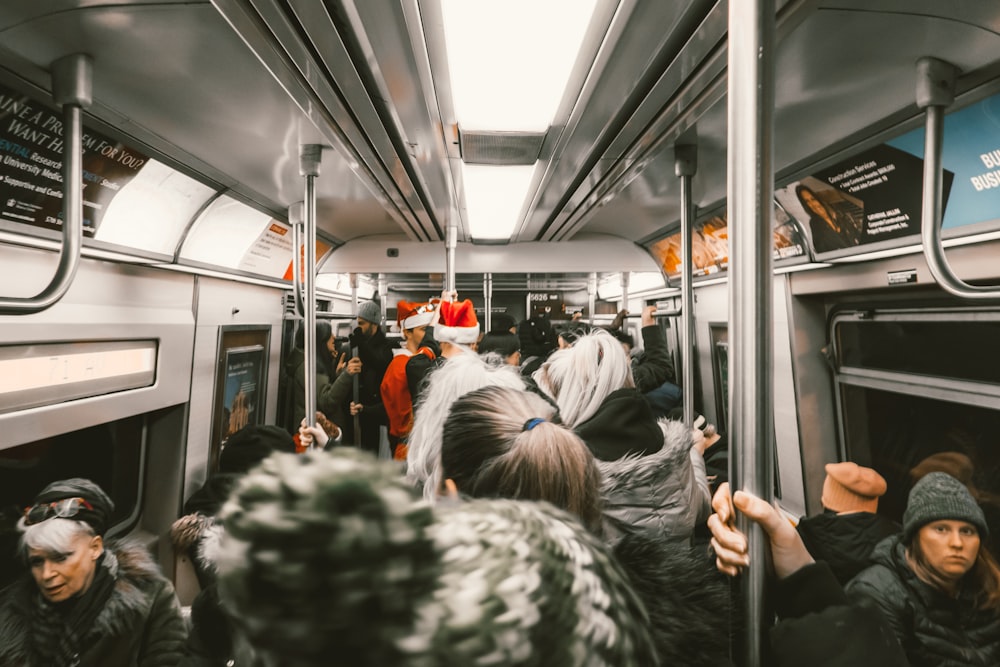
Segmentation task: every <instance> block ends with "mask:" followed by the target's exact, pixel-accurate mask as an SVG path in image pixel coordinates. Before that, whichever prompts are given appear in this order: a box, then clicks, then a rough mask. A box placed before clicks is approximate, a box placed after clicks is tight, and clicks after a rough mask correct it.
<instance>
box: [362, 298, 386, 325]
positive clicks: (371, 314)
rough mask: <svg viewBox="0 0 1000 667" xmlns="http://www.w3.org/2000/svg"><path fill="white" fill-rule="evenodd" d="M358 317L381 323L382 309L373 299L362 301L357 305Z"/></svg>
mask: <svg viewBox="0 0 1000 667" xmlns="http://www.w3.org/2000/svg"><path fill="white" fill-rule="evenodd" d="M358 319H359V320H365V321H366V322H371V323H373V324H382V309H381V308H380V307H379V305H378V304H377V303H375V302H374V301H362V302H361V303H360V304H359V305H358Z"/></svg>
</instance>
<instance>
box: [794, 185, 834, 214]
mask: <svg viewBox="0 0 1000 667" xmlns="http://www.w3.org/2000/svg"><path fill="white" fill-rule="evenodd" d="M803 192H808V193H809V194H810V195H812V198H813V199H815V200H816V201H818V202H819V203H820V206H822V207H823V209H824V210H825V211H826V214H827V215H828V216H830V217H831V218H832V217H833V214H832V213H831V212H830V207H829V206H827V205H826V202H825V201H823V200H822V199H820V198H819V195H817V194H816V191H815V190H813V189H812V188H810V187H809V186H808V185H805V184H803V183H799V184H798V185H796V186H795V196H796V197H798V198H799V203H800V204H802V208H804V209H805V211H806V213H807V214H808V215H809V217H810V218H812V217H813V216H815V215H816V213H815V212H814V211H813V210H812V209H811V208H809V206H808V205H807V204H806V202H805V201H804V200H803V199H802V193H803Z"/></svg>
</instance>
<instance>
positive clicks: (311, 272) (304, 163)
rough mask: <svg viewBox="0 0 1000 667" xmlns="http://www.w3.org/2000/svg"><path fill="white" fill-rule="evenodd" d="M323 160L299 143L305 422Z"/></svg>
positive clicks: (309, 411) (313, 147)
mask: <svg viewBox="0 0 1000 667" xmlns="http://www.w3.org/2000/svg"><path fill="white" fill-rule="evenodd" d="M322 159H323V147H322V146H321V145H319V144H303V145H302V146H301V147H300V148H299V173H300V174H302V175H303V176H305V179H306V192H305V199H304V201H303V208H304V212H305V234H304V235H303V239H302V242H303V244H304V245H305V259H304V260H303V267H304V269H305V271H304V273H305V304H304V306H305V308H304V310H305V313H304V314H305V321H304V322H303V325H302V326H304V327H305V332H304V333H305V336H304V343H303V345H304V346H305V350H303V351H304V352H305V358H306V360H305V368H306V372H305V383H306V387H305V391H306V395H305V406H306V414H305V418H306V423H308V424H311V425H315V424H316V177H317V176H319V165H320V161H321V160H322Z"/></svg>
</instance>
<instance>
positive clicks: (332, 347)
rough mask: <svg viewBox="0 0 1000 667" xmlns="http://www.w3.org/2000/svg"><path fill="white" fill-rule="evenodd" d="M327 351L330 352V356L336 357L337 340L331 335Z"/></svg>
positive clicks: (327, 342)
mask: <svg viewBox="0 0 1000 667" xmlns="http://www.w3.org/2000/svg"><path fill="white" fill-rule="evenodd" d="M326 349H327V350H329V351H330V354H332V355H334V356H336V354H337V338H336V336H333V335H331V336H330V338H329V339H328V340H327V341H326Z"/></svg>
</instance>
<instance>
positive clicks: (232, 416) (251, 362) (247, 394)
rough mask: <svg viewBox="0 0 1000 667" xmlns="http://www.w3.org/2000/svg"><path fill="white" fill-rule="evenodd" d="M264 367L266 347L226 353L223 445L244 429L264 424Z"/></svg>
mask: <svg viewBox="0 0 1000 667" xmlns="http://www.w3.org/2000/svg"><path fill="white" fill-rule="evenodd" d="M264 364H265V359H264V348H263V346H258V345H254V346H251V347H240V348H234V349H231V350H226V361H225V371H224V372H225V384H224V385H223V386H224V389H223V392H224V393H223V397H222V412H221V419H222V423H221V425H220V432H221V433H222V440H223V442H225V440H226V439H228V438H229V436H231V435H232V434H233V433H236V432H237V431H239V430H240V429H241V428H243V427H244V426H247V425H248V424H259V423H261V417H262V412H261V409H260V398H261V392H262V391H263V386H262V384H263V379H264Z"/></svg>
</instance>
